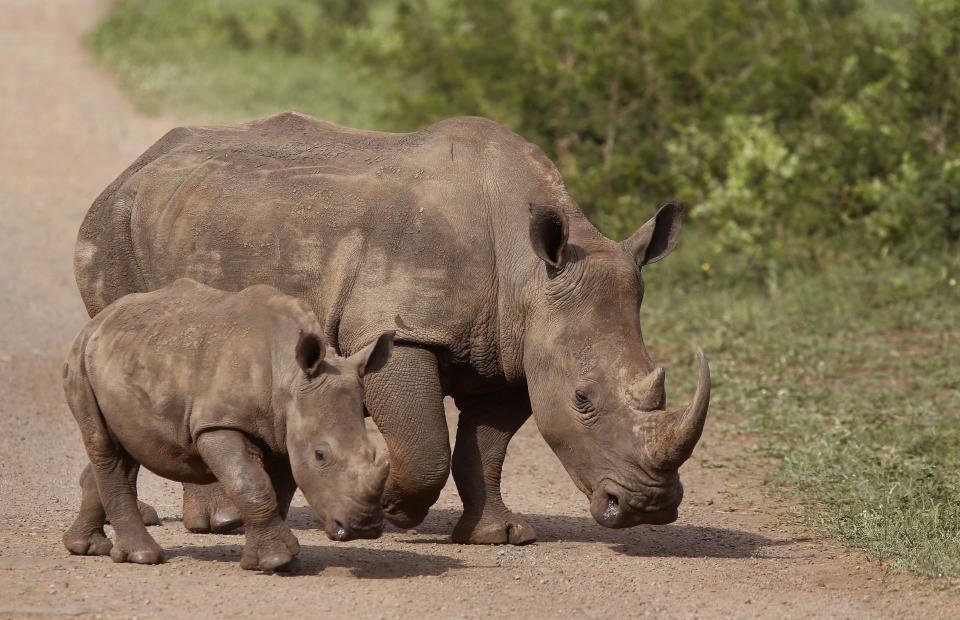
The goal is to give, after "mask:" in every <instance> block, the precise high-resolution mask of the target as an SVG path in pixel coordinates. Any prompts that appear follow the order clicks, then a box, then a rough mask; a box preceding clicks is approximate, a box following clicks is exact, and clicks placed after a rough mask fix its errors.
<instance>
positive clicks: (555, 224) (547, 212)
mask: <svg viewBox="0 0 960 620" xmlns="http://www.w3.org/2000/svg"><path fill="white" fill-rule="evenodd" d="M569 235H570V230H569V224H568V223H567V215H566V214H565V213H564V212H563V211H562V210H561V209H560V208H559V207H555V206H553V205H530V245H531V246H533V253H534V254H536V255H537V256H538V257H540V260H542V261H543V262H545V263H546V264H547V265H549V266H550V267H553V268H554V269H559V268H560V267H562V266H563V251H564V249H565V248H566V247H567V237H568V236H569Z"/></svg>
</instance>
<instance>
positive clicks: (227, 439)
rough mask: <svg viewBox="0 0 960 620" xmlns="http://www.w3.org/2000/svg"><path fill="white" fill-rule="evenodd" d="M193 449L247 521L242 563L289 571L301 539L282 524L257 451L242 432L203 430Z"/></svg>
mask: <svg viewBox="0 0 960 620" xmlns="http://www.w3.org/2000/svg"><path fill="white" fill-rule="evenodd" d="M197 450H198V451H199V452H200V456H202V457H203V460H204V462H205V463H206V464H207V467H209V468H210V471H212V472H213V474H214V475H215V476H216V477H217V480H220V481H221V483H222V485H223V489H224V490H225V491H226V493H227V495H228V496H229V497H230V499H231V500H232V502H233V504H234V505H235V506H239V510H240V512H241V513H242V514H243V517H244V521H245V523H246V534H247V540H246V544H245V545H244V548H243V557H242V558H241V559H240V567H241V568H245V569H247V570H264V571H273V570H292V569H295V568H296V563H295V562H294V559H295V558H296V556H297V554H298V553H299V552H300V543H299V542H297V538H296V536H294V535H293V532H291V531H290V528H289V527H287V524H286V523H284V521H283V518H281V516H280V511H279V509H278V506H277V493H276V492H275V490H274V487H273V482H272V480H271V478H270V475H269V474H267V472H266V470H265V469H264V466H263V462H262V461H261V460H260V459H259V458H257V457H256V456H255V455H257V454H258V453H259V450H258V449H257V448H256V446H254V445H253V443H252V442H251V441H250V440H249V439H248V438H247V437H246V435H244V434H243V433H242V432H240V431H235V430H231V429H219V430H211V431H207V432H205V433H203V434H201V435H200V437H199V439H198V440H197Z"/></svg>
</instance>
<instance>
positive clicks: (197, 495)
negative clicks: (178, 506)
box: [183, 484, 243, 534]
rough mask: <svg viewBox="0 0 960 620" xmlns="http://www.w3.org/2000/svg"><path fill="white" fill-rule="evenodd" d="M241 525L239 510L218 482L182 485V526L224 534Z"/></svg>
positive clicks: (198, 530)
mask: <svg viewBox="0 0 960 620" xmlns="http://www.w3.org/2000/svg"><path fill="white" fill-rule="evenodd" d="M241 525H243V516H242V515H241V514H240V510H239V509H238V508H237V507H236V506H235V505H234V504H233V502H232V501H230V498H229V497H227V494H226V492H225V491H224V490H223V487H222V486H221V485H220V484H184V485H183V526H184V527H186V528H187V529H188V530H190V531H191V532H194V533H206V532H214V533H216V534H226V533H227V532H232V531H233V530H235V529H237V528H238V527H240V526H241Z"/></svg>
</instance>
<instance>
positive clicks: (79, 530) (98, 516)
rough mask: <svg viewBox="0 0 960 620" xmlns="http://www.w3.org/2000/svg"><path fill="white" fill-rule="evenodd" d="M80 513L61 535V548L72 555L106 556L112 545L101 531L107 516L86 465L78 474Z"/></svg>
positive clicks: (91, 472)
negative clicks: (64, 548)
mask: <svg viewBox="0 0 960 620" xmlns="http://www.w3.org/2000/svg"><path fill="white" fill-rule="evenodd" d="M80 489H81V493H82V495H81V499H80V512H79V513H78V514H77V518H76V520H74V522H73V525H71V526H70V529H68V530H67V531H66V533H65V534H64V535H63V546H64V547H66V548H67V551H69V552H70V553H72V554H74V555H107V554H108V553H110V549H112V548H113V543H112V542H110V539H109V538H107V535H106V534H105V533H104V531H103V524H104V523H105V522H106V520H107V514H106V512H104V510H103V504H101V503H100V492H99V491H98V490H97V481H96V479H95V478H94V476H93V468H92V467H91V465H90V464H89V463H88V464H87V466H86V467H84V468H83V473H81V474H80Z"/></svg>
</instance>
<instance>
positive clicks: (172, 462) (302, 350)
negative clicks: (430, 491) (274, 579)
mask: <svg viewBox="0 0 960 620" xmlns="http://www.w3.org/2000/svg"><path fill="white" fill-rule="evenodd" d="M319 334H320V325H319V323H318V322H317V319H316V316H315V315H314V314H313V311H312V310H311V309H310V308H309V307H308V306H307V305H306V304H305V303H304V302H302V301H299V300H297V299H294V298H293V297H290V296H288V295H284V294H282V293H280V292H279V291H277V290H276V289H274V288H271V287H269V286H263V285H258V286H253V287H250V288H248V289H246V290H244V291H242V292H240V293H227V292H223V291H218V290H215V289H212V288H209V287H207V286H204V285H202V284H198V283H197V282H194V281H192V280H188V279H181V280H177V281H176V282H175V283H173V284H172V285H169V286H167V287H164V288H161V289H159V290H157V291H154V292H152V293H141V294H134V295H129V296H126V297H123V298H122V299H120V300H119V301H116V302H114V303H113V304H111V305H110V306H108V307H107V308H106V309H104V311H103V312H101V313H99V314H98V315H97V316H96V318H94V319H93V320H92V321H90V323H89V324H87V326H86V327H84V329H83V330H82V331H81V332H80V334H79V335H78V336H77V339H76V340H75V341H74V344H73V347H72V350H71V351H70V354H69V355H68V357H67V361H66V365H65V366H64V391H65V393H66V397H67V402H68V404H69V405H70V410H71V411H72V412H73V414H74V417H76V419H77V424H79V426H80V432H81V435H82V436H83V442H84V445H85V447H86V449H87V454H88V456H89V457H90V464H89V465H88V466H87V468H86V469H85V470H84V472H83V474H82V475H81V478H80V485H81V488H82V489H83V499H82V503H81V508H80V514H79V515H78V516H77V519H76V521H75V522H74V524H73V526H72V527H71V528H70V529H69V530H68V531H67V533H66V534H65V535H64V537H63V543H64V545H65V546H66V547H67V549H68V550H69V551H70V552H71V553H75V554H79V555H102V554H106V553H109V554H110V555H111V557H112V558H113V560H114V561H116V562H137V563H140V564H155V563H158V562H161V561H163V552H162V551H161V549H160V547H159V546H158V545H157V543H156V541H154V540H153V538H152V537H151V536H150V534H148V533H147V530H146V528H145V527H144V519H143V518H142V517H141V513H140V511H139V510H138V505H137V489H136V479H137V472H138V470H139V468H140V465H143V466H144V467H146V468H147V469H149V470H150V471H152V472H154V473H156V474H158V475H160V476H164V477H166V478H170V479H172V480H177V481H181V482H183V481H186V482H192V483H197V484H207V483H212V482H215V481H219V482H220V484H222V485H223V488H224V489H225V491H226V495H227V496H228V497H229V499H230V500H232V502H233V504H234V505H235V506H236V507H238V508H239V511H240V513H241V515H242V517H243V520H244V522H245V523H246V526H247V543H246V547H245V549H244V552H243V558H242V559H241V561H240V564H241V566H242V567H243V568H247V569H260V570H274V569H279V568H282V567H285V566H287V565H288V564H289V563H290V562H291V560H293V558H294V556H296V554H297V552H298V551H299V548H300V547H299V544H298V543H297V539H296V538H295V537H294V535H293V534H292V533H291V532H290V529H289V528H288V527H287V526H286V524H285V523H284V518H285V517H286V512H287V508H288V506H289V503H290V497H291V496H292V495H293V492H294V490H295V489H296V488H297V486H299V487H300V488H301V489H302V490H303V494H304V496H305V497H306V498H307V501H308V502H309V504H310V507H311V508H312V509H313V512H314V513H315V514H316V515H317V517H318V518H319V519H321V520H322V521H324V523H325V525H326V531H327V535H328V536H329V537H330V538H331V539H334V540H349V539H352V538H357V537H362V538H376V537H378V536H380V534H381V532H382V531H383V512H382V510H381V508H380V497H381V494H382V492H383V487H384V483H385V482H386V478H387V474H388V472H389V464H388V463H387V462H384V463H381V464H380V465H375V464H374V453H373V448H372V446H371V445H370V443H369V442H368V440H367V434H366V429H365V427H364V424H363V404H362V399H363V388H362V385H361V383H360V378H361V377H362V376H363V375H364V374H365V373H367V372H375V371H376V370H378V369H379V368H382V367H383V365H384V364H385V363H386V361H387V359H389V355H390V351H391V349H392V342H393V334H392V333H386V334H383V335H381V336H379V337H378V338H375V339H374V341H373V342H372V343H370V344H369V345H367V346H366V347H364V348H362V349H360V350H359V351H358V352H357V353H356V354H354V355H352V356H351V357H349V358H346V359H345V358H342V357H338V356H337V355H336V352H335V351H333V349H332V348H331V349H329V350H328V349H327V347H326V346H325V344H324V342H323V338H322V336H320V335H319ZM106 519H109V520H110V523H111V524H112V525H113V527H114V531H115V532H116V543H115V544H111V542H110V541H109V540H108V539H107V538H106V536H105V535H104V531H103V524H104V522H105V520H106Z"/></svg>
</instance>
